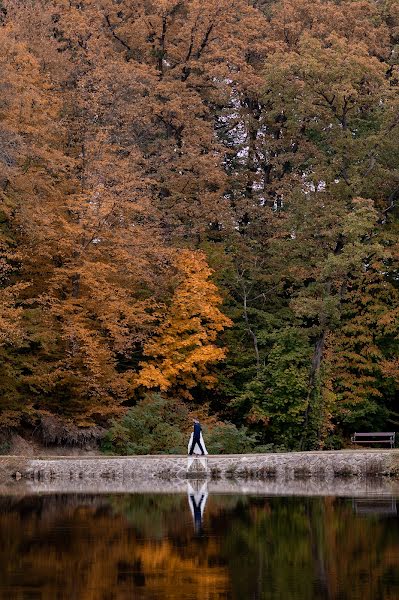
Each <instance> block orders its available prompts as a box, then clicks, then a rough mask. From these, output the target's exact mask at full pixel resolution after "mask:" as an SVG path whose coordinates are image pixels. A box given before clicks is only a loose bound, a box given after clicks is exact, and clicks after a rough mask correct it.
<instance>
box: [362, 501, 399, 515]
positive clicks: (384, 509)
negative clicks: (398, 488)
mask: <svg viewBox="0 0 399 600" xmlns="http://www.w3.org/2000/svg"><path fill="white" fill-rule="evenodd" d="M352 506H353V510H354V512H355V513H356V514H358V515H380V516H384V515H387V516H390V515H396V514H397V507H396V499H395V498H394V497H393V496H392V497H388V498H354V499H353V501H352Z"/></svg>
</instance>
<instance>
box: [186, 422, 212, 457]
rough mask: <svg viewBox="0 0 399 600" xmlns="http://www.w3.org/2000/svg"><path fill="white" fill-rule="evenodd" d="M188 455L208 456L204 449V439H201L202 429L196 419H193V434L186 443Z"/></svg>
mask: <svg viewBox="0 0 399 600" xmlns="http://www.w3.org/2000/svg"><path fill="white" fill-rule="evenodd" d="M188 453H189V455H190V456H192V454H193V453H194V454H199V453H201V454H202V456H204V455H205V454H208V452H207V450H206V448H205V443H204V438H203V437H202V429H201V425H200V422H199V421H198V419H194V427H193V432H192V434H191V437H190V441H189V443H188Z"/></svg>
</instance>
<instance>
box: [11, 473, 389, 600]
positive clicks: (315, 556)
mask: <svg viewBox="0 0 399 600" xmlns="http://www.w3.org/2000/svg"><path fill="white" fill-rule="evenodd" d="M371 501H372V502H373V503H374V504H372V505H371V504H369V505H367V502H370V499H356V500H353V501H352V500H351V499H345V498H332V497H321V498H300V497H262V496H245V495H213V494H209V495H208V491H207V487H206V482H204V481H200V482H195V481H189V482H188V485H187V493H186V494H185V495H182V494H175V495H172V494H163V495H162V494H159V495H152V494H138V495H113V496H112V495H111V496H73V495H54V496H35V497H24V498H16V497H14V498H12V497H8V498H7V497H3V498H2V499H1V500H0V539H1V542H2V543H1V545H0V565H1V567H0V571H1V578H0V600H28V599H29V600H33V599H35V600H64V599H65V600H66V599H68V600H125V599H126V600H127V599H128V598H129V600H131V599H134V600H156V599H160V598H167V599H168V600H177V599H178V600H200V599H202V598H203V599H207V600H221V599H226V600H227V599H230V600H247V599H248V600H283V599H284V600H397V598H399V569H398V566H399V529H398V519H397V513H396V512H389V511H388V510H386V511H385V512H384V513H382V512H375V511H377V510H378V511H380V509H381V507H382V506H385V508H386V509H387V508H388V503H387V499H386V498H385V499H378V498H372V499H371ZM389 501H390V502H391V507H392V506H394V505H395V507H396V500H395V498H389ZM379 502H380V504H379ZM384 503H385V504H384ZM370 506H371V507H374V508H373V510H374V512H373V511H371V512H370V511H369V508H370ZM365 509H366V510H365ZM382 516H383V518H382Z"/></svg>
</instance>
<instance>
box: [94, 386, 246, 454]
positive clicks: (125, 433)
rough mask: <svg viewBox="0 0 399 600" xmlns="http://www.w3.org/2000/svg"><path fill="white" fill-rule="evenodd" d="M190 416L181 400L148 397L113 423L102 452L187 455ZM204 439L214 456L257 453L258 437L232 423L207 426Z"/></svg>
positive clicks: (104, 440) (104, 441)
mask: <svg viewBox="0 0 399 600" xmlns="http://www.w3.org/2000/svg"><path fill="white" fill-rule="evenodd" d="M190 428H191V413H190V411H189V409H188V408H187V406H186V405H184V404H183V403H182V402H180V401H178V400H172V399H166V398H163V397H162V396H160V395H159V394H153V395H149V396H148V397H146V398H145V399H144V400H142V401H141V402H139V403H138V404H137V405H136V406H134V407H132V408H130V409H129V410H128V412H127V413H126V414H125V415H124V416H123V417H122V418H120V419H118V420H115V421H113V422H112V425H111V427H110V429H109V430H108V431H107V433H106V434H105V437H104V439H103V442H102V445H101V449H102V450H103V452H106V453H109V454H121V455H129V454H186V452H187V442H188V433H187V429H190ZM204 438H205V444H206V447H207V450H208V452H209V453H211V454H238V453H244V452H257V451H258V450H257V449H256V443H257V438H258V436H257V434H250V433H249V432H248V430H247V428H246V427H241V428H240V429H237V427H236V426H235V425H233V424H232V423H221V422H217V423H216V424H215V423H214V424H212V425H209V426H206V425H204Z"/></svg>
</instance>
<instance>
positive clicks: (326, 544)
mask: <svg viewBox="0 0 399 600" xmlns="http://www.w3.org/2000/svg"><path fill="white" fill-rule="evenodd" d="M230 517H231V519H232V520H234V523H235V525H234V528H232V529H230V531H229V534H228V535H227V536H226V537H225V539H224V540H223V542H222V549H221V554H222V556H223V558H224V559H225V560H226V562H227V564H228V565H229V570H230V577H231V583H232V588H233V590H234V598H237V600H238V599H239V598H243V597H247V598H251V599H253V600H280V599H281V598H284V600H338V599H341V598H348V599H349V598H350V599H351V600H377V599H378V598H381V600H382V599H383V600H393V599H394V598H398V597H399V576H398V575H395V573H397V572H398V571H397V565H398V557H399V540H398V532H397V529H395V528H392V526H391V525H390V520H377V519H373V518H371V519H364V518H363V519H359V518H357V519H356V518H354V515H353V511H352V507H351V504H350V502H349V501H348V500H342V499H332V498H305V499H299V498H272V499H268V500H267V501H265V500H264V499H259V500H258V499H252V500H251V503H250V511H249V512H248V511H247V510H245V509H241V508H240V506H239V505H238V506H237V508H236V509H235V510H234V514H233V515H230ZM394 522H395V524H396V521H394Z"/></svg>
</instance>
